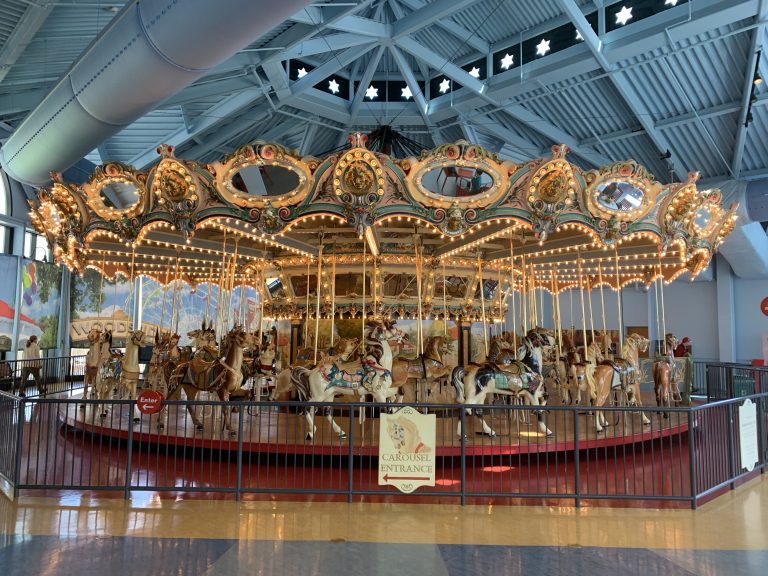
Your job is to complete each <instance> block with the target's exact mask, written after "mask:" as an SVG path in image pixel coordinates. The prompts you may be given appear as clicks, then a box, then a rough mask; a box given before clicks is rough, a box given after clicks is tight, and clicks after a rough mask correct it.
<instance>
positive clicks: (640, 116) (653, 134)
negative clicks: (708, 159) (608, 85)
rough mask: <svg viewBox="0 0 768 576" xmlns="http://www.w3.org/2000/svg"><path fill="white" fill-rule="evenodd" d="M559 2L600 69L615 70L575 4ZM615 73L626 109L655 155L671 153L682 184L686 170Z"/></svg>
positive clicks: (634, 94)
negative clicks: (633, 117) (651, 144)
mask: <svg viewBox="0 0 768 576" xmlns="http://www.w3.org/2000/svg"><path fill="white" fill-rule="evenodd" d="M558 3H559V4H560V6H561V7H562V8H563V10H564V11H565V13H566V14H568V15H569V17H570V18H571V20H572V21H573V23H574V25H575V26H576V29H577V30H578V31H579V32H580V33H581V36H582V38H584V43H585V44H586V45H587V46H588V47H589V49H590V51H591V52H592V55H593V56H594V58H595V59H596V60H597V62H598V63H599V64H600V67H601V68H602V69H603V70H605V71H606V72H609V73H610V72H614V71H616V70H615V67H614V65H613V64H611V63H610V62H609V61H608V59H607V58H606V57H605V54H604V52H603V49H604V47H605V45H604V44H603V41H602V40H601V39H600V38H599V37H598V35H597V34H596V33H595V31H594V30H593V29H592V26H590V24H589V22H587V19H586V17H585V16H584V14H583V13H582V12H581V9H580V8H579V7H578V6H577V5H576V2H575V1H574V0H558ZM616 72H617V73H616V74H611V75H610V76H609V77H608V78H609V79H610V80H611V82H612V83H613V85H614V87H615V88H616V90H617V91H618V93H619V95H621V97H622V98H623V99H624V101H625V102H626V104H627V106H629V109H630V110H632V113H633V114H634V115H635V118H636V119H637V121H638V122H639V123H640V125H641V126H642V127H643V128H644V129H645V132H646V134H647V135H648V137H649V138H650V139H651V141H652V142H653V143H654V145H655V146H656V149H657V150H658V152H659V153H660V154H664V153H665V152H669V153H671V154H672V156H671V157H670V158H669V159H668V161H669V163H670V165H671V166H672V168H673V169H674V171H675V173H676V174H677V177H678V179H679V180H681V181H683V180H685V178H686V176H687V174H688V170H687V168H686V167H685V166H684V165H683V163H682V162H681V160H680V159H679V158H678V157H677V155H676V154H675V153H674V152H673V150H672V148H673V146H671V145H670V143H669V141H668V140H667V138H666V136H664V135H663V134H662V133H661V132H660V131H659V130H656V128H655V126H654V125H653V122H652V119H651V118H652V116H651V114H650V111H649V110H647V108H646V106H645V104H644V103H643V102H642V100H640V98H639V96H638V94H637V92H636V90H635V88H634V86H632V84H631V83H630V82H629V81H628V80H627V78H626V76H625V75H624V74H623V73H622V72H621V71H620V70H619V71H616Z"/></svg>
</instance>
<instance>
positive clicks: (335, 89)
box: [328, 79, 339, 94]
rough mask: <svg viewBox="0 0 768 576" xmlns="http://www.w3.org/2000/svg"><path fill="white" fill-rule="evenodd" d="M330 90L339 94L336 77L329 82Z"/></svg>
mask: <svg viewBox="0 0 768 576" xmlns="http://www.w3.org/2000/svg"><path fill="white" fill-rule="evenodd" d="M328 91H329V92H330V93H331V94H338V93H339V83H338V82H336V80H335V79H333V80H331V81H329V82H328Z"/></svg>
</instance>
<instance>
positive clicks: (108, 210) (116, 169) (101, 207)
mask: <svg viewBox="0 0 768 576" xmlns="http://www.w3.org/2000/svg"><path fill="white" fill-rule="evenodd" d="M112 184H132V185H133V186H134V187H135V188H136V191H137V193H138V198H137V199H136V202H134V203H133V204H132V205H130V206H128V207H126V208H112V207H110V206H107V205H106V204H105V203H104V199H103V198H102V196H101V194H102V191H103V190H104V188H105V187H107V186H110V185H112ZM146 184H147V174H145V173H144V172H136V171H135V170H134V169H133V168H132V167H130V166H128V165H126V164H122V163H121V162H107V163H106V164H104V165H102V166H97V167H96V169H95V170H94V171H93V176H91V179H90V180H89V181H88V182H86V183H84V184H83V191H84V192H85V198H86V199H85V201H86V202H87V203H88V206H90V207H91V209H92V210H93V211H94V212H96V214H97V215H98V216H100V217H101V218H104V219H105V220H109V221H111V222H114V221H116V220H120V219H121V218H133V217H134V216H138V215H139V214H141V213H142V212H144V210H145V208H146V204H147V198H148V196H149V195H148V194H147V186H146Z"/></svg>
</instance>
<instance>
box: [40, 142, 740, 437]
mask: <svg viewBox="0 0 768 576" xmlns="http://www.w3.org/2000/svg"><path fill="white" fill-rule="evenodd" d="M369 142H370V145H368V143H369ZM405 144H407V142H405V143H404V142H403V141H399V142H398V140H397V136H396V135H395V136H393V133H391V132H390V133H389V135H388V137H387V138H382V137H377V136H371V137H370V138H369V137H368V136H366V135H362V134H354V135H352V136H350V138H349V143H348V145H347V146H345V147H344V148H342V149H339V150H335V151H332V152H331V153H329V154H327V155H325V156H323V157H319V158H316V157H301V156H299V155H297V153H296V152H295V151H293V150H288V149H286V148H284V147H282V146H280V145H278V144H273V143H267V142H260V141H257V142H254V143H253V144H250V145H247V146H243V147H242V148H240V149H238V150H237V151H235V152H234V153H232V154H230V155H228V156H225V157H223V158H221V160H220V161H216V162H213V163H211V164H207V165H203V164H200V163H198V162H196V161H192V160H185V159H181V158H177V157H175V156H174V151H173V148H172V147H170V146H161V147H159V148H158V154H159V156H160V160H159V162H158V163H157V164H156V165H155V166H154V167H153V168H152V169H151V170H150V171H149V172H146V173H145V172H140V171H137V170H135V169H134V168H132V167H130V166H126V165H123V164H119V163H106V164H104V165H103V166H100V167H98V168H97V169H96V171H95V172H94V173H93V175H92V176H91V178H90V179H89V180H88V181H87V182H85V183H84V184H82V185H75V184H72V183H67V182H65V181H63V180H62V179H61V177H60V176H59V175H57V174H54V175H53V184H52V185H51V186H49V187H47V188H44V189H41V190H39V194H38V200H37V201H35V202H33V203H32V204H31V212H30V215H31V219H32V223H33V225H34V226H35V228H36V229H37V231H38V232H39V233H41V234H44V235H45V236H46V237H47V239H48V241H49V243H50V246H51V248H52V253H53V254H54V255H55V259H56V261H57V262H59V263H61V264H63V265H64V266H66V267H67V268H68V269H69V270H71V271H72V272H73V273H77V274H83V273H84V271H85V270H86V269H87V268H92V269H95V270H97V271H98V272H99V273H100V274H101V275H102V276H103V277H106V278H115V277H116V276H122V277H124V278H126V279H128V280H130V281H131V282H132V284H131V285H132V286H133V280H134V279H136V278H139V277H149V278H152V279H154V280H155V281H157V282H159V283H161V284H163V285H165V286H168V287H171V288H170V289H168V290H167V292H168V293H167V312H166V297H164V298H163V318H164V319H163V321H161V325H160V327H159V328H158V329H157V330H155V331H154V332H150V331H148V330H144V331H143V330H142V329H141V326H135V327H134V328H135V329H134V330H133V331H132V332H131V338H130V339H129V340H128V342H127V343H126V344H127V346H126V351H125V353H124V354H122V355H118V354H116V353H115V352H114V351H112V350H111V346H110V338H111V335H110V334H109V333H105V332H101V331H99V330H93V331H92V334H91V335H89V342H90V344H91V347H90V351H89V354H88V359H87V364H88V368H87V371H86V382H85V391H84V394H83V396H84V398H91V397H95V398H97V399H99V400H100V401H102V402H103V404H102V405H100V407H99V408H98V409H97V410H94V412H96V413H97V414H96V416H95V420H94V419H91V420H90V422H91V423H94V422H96V423H97V424H98V419H99V418H101V419H102V421H103V422H102V423H101V425H102V426H107V424H105V423H104V421H106V419H107V413H108V405H109V400H110V398H112V397H113V395H114V394H115V392H114V391H115V390H117V391H118V392H117V395H118V396H119V397H124V398H135V397H136V393H137V390H138V389H141V388H149V389H153V390H157V391H159V392H161V393H162V395H163V398H164V399H170V400H173V399H182V398H185V397H186V398H187V399H189V400H194V399H195V398H197V397H198V394H200V393H207V394H212V395H213V396H214V397H215V398H218V399H219V400H220V401H222V402H223V403H225V404H224V405H225V408H224V409H223V410H222V412H223V414H222V415H221V416H220V420H221V422H220V424H217V425H216V426H218V429H219V430H220V431H221V432H220V433H221V435H222V436H225V435H230V436H232V437H234V436H235V434H236V432H235V431H233V430H232V428H231V424H230V420H231V415H230V414H229V413H230V412H231V410H229V409H228V408H226V406H228V405H231V404H230V403H231V402H232V401H233V400H234V399H236V398H237V399H245V400H251V401H253V402H251V403H250V404H247V405H248V406H250V408H249V409H248V411H247V418H248V419H249V421H251V422H250V424H249V426H252V427H258V426H260V423H259V422H260V419H259V411H260V410H261V412H264V411H265V405H266V402H264V401H262V400H264V397H263V393H264V392H265V391H266V392H268V393H269V397H270V398H271V399H277V400H292V399H295V400H297V401H299V402H302V403H307V404H306V409H305V410H303V413H302V414H292V415H291V418H288V417H286V418H285V419H284V422H283V424H281V426H285V427H291V428H293V429H294V431H295V430H299V431H300V433H299V434H298V435H297V434H285V431H283V432H281V435H280V440H275V441H276V442H277V441H279V442H285V438H294V437H301V438H303V439H304V440H303V441H304V442H305V443H306V442H309V443H311V442H313V441H315V442H321V440H315V434H316V432H319V429H320V427H321V426H322V427H324V429H325V430H327V431H328V434H323V435H322V436H321V435H320V434H319V433H318V436H320V437H321V438H326V437H331V436H333V437H334V438H337V437H341V438H344V437H345V435H346V431H345V430H343V429H342V427H340V426H339V425H338V424H337V423H336V422H335V421H334V418H333V415H334V411H333V410H326V411H325V412H326V415H327V423H326V422H320V421H318V422H315V420H314V415H315V411H316V409H315V407H314V406H313V403H316V402H333V401H335V400H343V399H345V398H347V399H349V398H351V399H353V400H355V401H360V400H363V399H366V400H372V401H374V402H376V403H382V404H383V403H388V404H391V405H393V406H396V405H397V404H398V403H407V404H410V405H416V406H418V405H420V404H425V403H426V404H430V405H435V404H449V403H450V404H455V403H459V404H462V405H465V406H467V407H468V408H467V410H471V413H472V414H475V415H477V419H475V418H471V419H469V420H467V422H469V421H471V422H473V425H475V423H476V426H477V430H478V432H480V431H481V432H482V436H481V434H479V433H478V434H476V435H473V436H470V440H471V442H479V441H480V440H477V439H475V438H474V436H477V437H485V438H492V437H494V436H495V435H496V430H495V428H494V426H493V425H489V424H488V423H487V422H486V421H485V420H484V418H483V411H482V410H480V409H477V408H476V407H477V406H480V405H482V404H485V403H487V402H493V401H496V402H498V401H504V402H508V403H509V404H518V405H524V406H530V407H531V409H530V411H529V412H528V414H529V418H528V419H527V421H525V422H523V427H525V428H527V430H528V431H529V436H528V437H529V438H530V437H531V436H534V437H537V438H541V439H542V441H546V438H547V437H548V436H549V435H551V434H552V431H551V426H550V425H549V422H548V416H547V413H546V411H545V410H544V409H543V406H544V405H545V404H549V405H550V406H552V405H555V404H560V403H561V404H569V403H581V404H585V405H591V406H592V407H593V409H592V410H591V411H590V412H589V414H588V416H587V424H584V425H583V428H584V429H589V430H591V433H592V434H600V433H604V432H603V431H604V430H605V426H607V425H609V424H611V422H608V421H607V420H609V419H610V418H608V419H606V415H605V414H604V412H603V411H600V410H599V408H600V407H601V406H604V405H608V404H626V405H635V406H637V412H636V418H637V425H638V427H639V429H640V430H642V426H643V425H644V424H646V423H647V422H648V421H649V419H648V416H647V415H646V414H645V413H644V412H643V411H642V404H643V399H642V396H643V395H642V392H641V390H640V385H641V381H642V379H643V378H642V376H643V370H641V366H640V363H639V355H640V354H642V353H643V352H645V351H647V350H648V348H649V340H648V339H647V338H645V337H643V336H641V335H638V334H634V333H632V334H627V335H625V334H624V333H625V329H624V328H625V327H624V326H622V317H623V314H622V309H621V306H622V299H621V291H622V290H624V289H626V288H627V287H629V286H632V285H642V286H644V287H645V288H646V289H647V290H650V291H652V292H653V293H654V294H655V295H656V298H655V302H656V324H657V326H656V334H660V335H666V334H667V331H666V325H665V324H666V323H665V319H664V318H665V314H664V304H663V302H664V286H665V284H669V283H670V282H672V281H674V280H675V279H677V278H678V277H680V276H682V275H688V276H689V277H690V278H691V279H693V278H695V277H696V276H697V275H698V274H699V273H700V272H702V271H703V270H704V269H706V268H707V266H708V265H709V262H710V260H711V258H712V256H713V254H714V252H715V251H716V249H717V248H718V246H719V245H720V244H721V243H722V242H723V240H724V239H725V237H726V236H727V235H728V234H729V233H730V232H731V231H732V230H733V227H734V225H735V221H736V214H735V210H736V206H735V205H731V206H730V207H727V208H724V207H722V206H721V195H720V192H719V191H718V190H714V189H712V190H699V189H698V188H697V185H696V182H697V179H698V175H697V174H695V173H692V174H689V175H688V178H687V180H686V181H685V182H677V183H672V184H662V183H660V182H658V181H656V180H655V179H654V177H653V175H652V174H650V173H649V172H648V171H647V170H646V169H645V168H643V167H642V166H640V165H638V164H637V163H635V162H634V161H632V160H628V161H624V162H618V163H615V164H613V165H610V166H604V167H602V168H600V169H597V170H584V169H582V168H580V167H579V166H578V165H576V164H574V163H572V162H571V161H570V160H569V159H568V152H569V150H568V148H567V147H566V146H554V147H553V148H552V153H551V155H550V156H548V157H545V158H540V159H536V160H532V161H529V162H526V163H524V164H516V163H513V162H510V161H504V160H501V159H500V158H499V157H498V156H497V155H496V154H494V153H492V152H489V151H487V150H485V149H483V148H481V147H479V146H477V145H474V144H470V143H468V142H465V141H458V142H456V143H452V144H445V145H442V146H440V147H438V148H436V149H434V150H419V149H418V148H417V147H414V146H413V145H411V146H408V145H405ZM411 144H412V143H411ZM180 282H184V283H186V284H188V285H189V286H190V287H192V288H193V289H196V290H197V291H207V293H208V295H209V298H208V303H209V307H208V309H207V310H206V312H205V315H204V317H201V318H200V319H199V326H200V327H199V329H197V330H195V331H194V332H193V333H190V335H189V336H190V337H191V338H193V340H194V346H192V347H187V348H179V347H178V342H179V334H177V333H176V331H177V328H178V315H179V310H178V307H179V304H178V303H177V294H176V291H177V286H178V285H179V283H180ZM244 287H252V288H253V289H254V290H255V291H256V293H257V294H258V305H257V306H258V314H259V320H258V321H257V323H256V325H257V326H258V329H257V330H252V331H246V330H245V329H244V328H243V324H244V322H243V314H244V309H245V307H244V306H242V305H240V306H238V305H237V304H238V303H237V301H236V299H237V298H238V296H236V295H235V294H236V293H237V294H239V295H240V296H239V297H244V296H243V295H244V294H245V292H244ZM238 288H239V291H238ZM211 290H215V292H216V293H217V294H218V297H217V298H216V303H215V305H211V302H212V300H211V298H210V294H211ZM593 296H594V298H593ZM563 316H567V318H568V319H569V320H568V322H566V321H564V320H563ZM174 319H175V321H174ZM608 319H613V320H610V322H609V320H608ZM575 320H578V322H576V321H575ZM566 323H567V324H569V326H566V325H565V324H566ZM609 323H610V324H612V325H610V326H609V325H608V324H609ZM616 323H618V326H616ZM574 324H578V325H579V326H580V327H579V328H578V329H574V328H573V325H574ZM281 335H282V339H281ZM147 343H150V344H152V345H153V352H152V360H151V361H150V362H149V364H148V366H147V367H146V369H145V370H143V371H142V369H141V367H140V365H139V362H138V349H139V347H140V346H142V345H143V344H147ZM675 346H676V342H675V340H674V336H672V335H668V336H667V337H664V338H663V339H662V338H661V337H660V338H659V344H658V346H656V347H655V348H656V349H654V350H651V357H652V358H654V357H655V362H653V367H652V376H653V378H654V381H655V386H654V391H655V393H654V396H655V397H654V396H651V397H650V398H649V399H650V400H651V401H654V403H658V405H666V406H670V405H674V404H675V403H678V402H680V401H681V400H682V398H681V395H680V391H679V387H680V382H681V381H683V380H684V372H685V370H684V369H682V370H681V369H680V368H681V364H680V362H676V359H675V358H673V350H674V348H675ZM683 368H684V366H683ZM382 409H383V408H382ZM187 410H188V414H186V415H185V414H184V413H183V412H182V411H181V410H179V413H180V414H181V416H180V418H181V419H183V420H184V421H185V425H184V426H183V428H181V427H180V426H179V425H178V418H177V419H176V421H177V424H175V425H169V424H168V415H167V412H168V411H167V410H165V417H163V416H162V414H161V415H158V416H157V418H156V419H155V420H153V421H152V422H148V421H146V422H145V421H144V420H142V421H141V423H140V424H135V423H133V424H131V423H130V422H128V420H131V417H130V416H132V417H133V418H134V419H135V420H136V421H137V422H138V421H139V420H138V419H139V416H140V415H139V414H138V413H133V414H132V415H129V416H126V417H125V418H123V419H119V418H118V419H114V418H111V419H109V422H110V424H108V426H112V427H115V428H120V429H124V428H125V427H127V426H128V425H131V426H132V427H134V426H140V427H142V428H146V429H147V431H148V430H149V428H152V432H153V433H155V432H157V433H159V431H162V430H164V429H165V432H164V433H165V434H166V435H169V434H170V435H173V434H175V435H177V436H187V437H192V436H194V435H195V434H200V433H202V432H201V431H203V430H204V429H205V427H206V426H208V424H206V423H205V422H203V421H202V420H201V418H200V416H199V414H197V411H196V409H195V406H194V405H193V404H188V405H187ZM83 412H85V410H84V409H83V408H82V407H80V413H79V414H78V411H77V410H75V411H74V413H73V414H72V415H71V417H72V418H73V419H75V420H77V419H78V418H80V419H81V420H83V421H85V420H84V418H83V416H82V414H83ZM372 420H375V418H374V419H372ZM445 420H446V422H445V423H444V425H445V426H446V429H447V427H449V426H450V427H451V429H452V433H451V435H450V436H451V437H453V438H456V437H457V436H461V435H462V430H461V423H460V422H459V425H458V426H456V419H455V418H454V419H453V420H451V419H450V418H446V419H445ZM187 422H191V423H192V424H194V425H193V426H189V427H187V426H186V423H187ZM210 426H214V424H210ZM520 428H521V425H520V422H518V423H517V429H518V431H519V430H520ZM132 429H133V428H132ZM180 430H181V431H180ZM331 430H332V431H333V433H334V434H333V435H332V434H331V433H330V431H331ZM260 438H261V437H260ZM507 440H508V444H510V445H512V444H515V442H516V438H515V434H514V433H509V434H507ZM260 441H261V442H263V441H264V440H263V438H262V440H260Z"/></svg>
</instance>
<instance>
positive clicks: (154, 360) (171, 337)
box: [145, 330, 181, 396]
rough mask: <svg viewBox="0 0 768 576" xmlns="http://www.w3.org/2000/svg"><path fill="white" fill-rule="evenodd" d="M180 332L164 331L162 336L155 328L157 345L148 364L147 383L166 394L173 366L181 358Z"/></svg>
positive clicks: (153, 348)
mask: <svg viewBox="0 0 768 576" xmlns="http://www.w3.org/2000/svg"><path fill="white" fill-rule="evenodd" d="M180 339H181V336H180V335H179V334H169V333H167V332H166V333H163V335H162V336H161V335H160V334H159V333H158V331H157V330H155V345H154V346H153V347H152V357H151V358H150V359H149V364H148V365H147V376H146V379H145V381H146V385H147V386H148V387H149V388H150V389H151V390H156V391H157V392H160V393H161V394H163V395H164V396H165V395H166V394H167V392H168V380H169V379H170V376H171V372H173V368H174V367H175V366H176V365H177V364H178V363H179V361H180V360H181V351H180V350H179V347H178V343H179V340H180Z"/></svg>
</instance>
